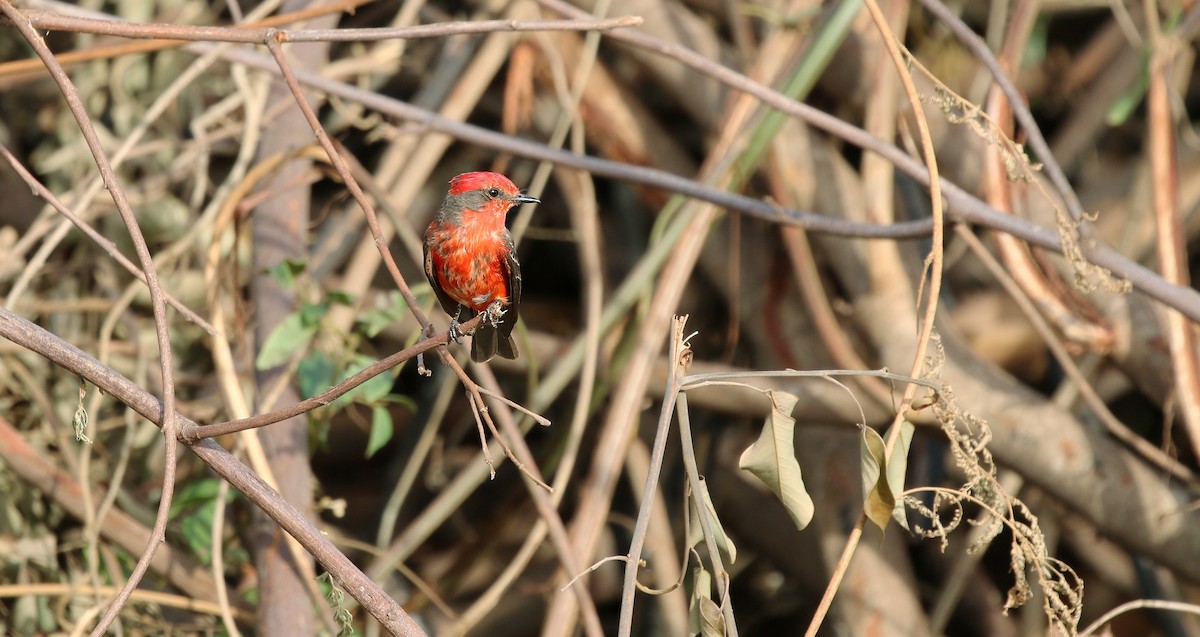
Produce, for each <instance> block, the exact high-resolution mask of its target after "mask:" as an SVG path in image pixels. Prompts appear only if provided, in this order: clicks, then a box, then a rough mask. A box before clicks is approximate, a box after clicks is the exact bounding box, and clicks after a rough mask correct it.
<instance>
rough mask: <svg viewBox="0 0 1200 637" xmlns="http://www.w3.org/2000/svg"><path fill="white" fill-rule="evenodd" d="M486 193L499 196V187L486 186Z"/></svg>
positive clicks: (490, 195)
mask: <svg viewBox="0 0 1200 637" xmlns="http://www.w3.org/2000/svg"><path fill="white" fill-rule="evenodd" d="M487 194H488V196H489V197H493V198H495V197H499V196H500V189H499V188H488V191H487Z"/></svg>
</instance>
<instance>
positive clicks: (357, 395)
mask: <svg viewBox="0 0 1200 637" xmlns="http://www.w3.org/2000/svg"><path fill="white" fill-rule="evenodd" d="M375 360H376V359H374V358H371V357H370V356H367V355H365V354H356V355H355V356H354V358H353V359H352V360H351V361H350V364H349V365H347V366H346V369H345V371H343V372H342V375H341V377H340V378H338V380H337V382H339V383H340V382H342V381H344V380H346V379H347V378H350V377H351V376H353V375H355V374H357V373H358V372H360V371H362V370H363V369H364V368H366V367H368V366H370V365H371V364H373V363H374V362H375ZM395 375H396V370H395V368H393V369H390V370H388V371H386V372H383V373H382V374H379V375H378V376H376V377H374V378H372V379H371V380H368V381H367V382H365V383H363V384H361V385H359V386H358V387H355V388H354V389H352V390H350V391H349V392H347V393H346V394H344V395H342V396H341V397H340V398H338V399H337V400H335V401H333V406H334V407H336V408H342V407H345V406H346V405H348V404H350V403H359V404H363V405H369V406H372V407H374V406H375V405H376V404H378V403H379V402H380V401H383V400H384V399H385V398H386V397H387V396H388V394H390V393H391V392H392V385H393V384H394V378H395Z"/></svg>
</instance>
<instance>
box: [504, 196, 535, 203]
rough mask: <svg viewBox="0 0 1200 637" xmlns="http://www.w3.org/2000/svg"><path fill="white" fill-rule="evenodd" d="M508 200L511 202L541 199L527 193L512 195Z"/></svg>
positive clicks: (533, 201)
mask: <svg viewBox="0 0 1200 637" xmlns="http://www.w3.org/2000/svg"><path fill="white" fill-rule="evenodd" d="M509 201H511V202H513V203H542V200H541V199H538V198H537V197H530V196H529V195H514V196H513V198H512V199H509Z"/></svg>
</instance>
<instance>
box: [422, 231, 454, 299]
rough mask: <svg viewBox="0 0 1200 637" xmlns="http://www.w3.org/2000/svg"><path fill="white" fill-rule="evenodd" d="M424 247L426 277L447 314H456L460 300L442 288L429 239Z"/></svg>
mask: <svg viewBox="0 0 1200 637" xmlns="http://www.w3.org/2000/svg"><path fill="white" fill-rule="evenodd" d="M423 247H424V249H425V278H427V279H429V285H430V287H432V288H433V293H434V294H435V295H436V296H437V299H438V302H439V303H441V304H442V309H443V310H445V311H446V314H449V315H450V316H454V315H455V314H457V313H458V307H459V306H458V301H455V300H454V299H452V298H450V295H449V294H446V291H445V290H443V289H442V282H441V281H439V280H438V276H437V272H436V271H435V269H434V267H433V252H432V251H431V250H430V249H429V241H428V240H426V241H425V242H424V246H423Z"/></svg>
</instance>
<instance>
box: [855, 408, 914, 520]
mask: <svg viewBox="0 0 1200 637" xmlns="http://www.w3.org/2000/svg"><path fill="white" fill-rule="evenodd" d="M913 430H914V427H913V424H912V423H911V422H909V421H907V420H902V421H900V437H899V438H898V439H897V440H896V446H895V447H894V448H893V449H892V453H891V460H890V461H885V460H884V454H885V453H886V450H885V444H884V442H883V438H882V437H881V436H880V435H879V433H878V432H876V431H875V430H874V429H871V428H870V427H863V428H862V434H863V435H862V443H861V445H860V446H859V451H860V455H861V457H862V485H863V510H864V511H865V512H866V514H867V517H868V518H869V519H870V520H871V522H874V523H875V526H877V527H879V530H880V531H881V532H882V531H883V530H884V529H885V528H886V527H887V523H888V519H889V518H891V517H893V516H895V518H896V521H897V522H899V523H900V524H902V525H903V526H904V528H906V529H907V528H908V516H907V515H906V514H905V512H904V501H903V500H902V499H900V498H899V495H900V493H902V492H903V491H904V474H905V471H907V469H908V448H909V445H910V444H911V443H912V437H913Z"/></svg>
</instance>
